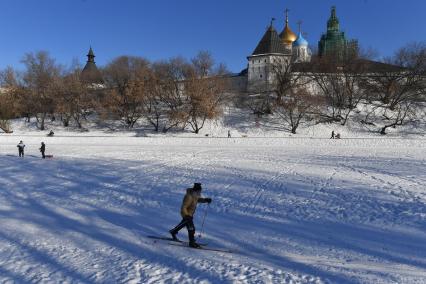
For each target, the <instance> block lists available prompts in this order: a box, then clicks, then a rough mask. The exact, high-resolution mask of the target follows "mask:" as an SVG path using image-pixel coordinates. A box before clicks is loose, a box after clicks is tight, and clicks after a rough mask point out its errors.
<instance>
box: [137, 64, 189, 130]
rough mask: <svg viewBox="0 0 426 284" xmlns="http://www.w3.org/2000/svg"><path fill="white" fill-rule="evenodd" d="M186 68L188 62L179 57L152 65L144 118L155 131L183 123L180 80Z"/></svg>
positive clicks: (168, 128) (184, 116) (184, 115)
mask: <svg viewBox="0 0 426 284" xmlns="http://www.w3.org/2000/svg"><path fill="white" fill-rule="evenodd" d="M187 69H188V63H187V62H186V61H185V60H184V59H183V58H180V57H177V58H172V59H170V60H168V61H162V62H157V63H154V64H153V65H152V73H151V78H150V84H149V92H148V94H147V96H146V100H145V118H146V119H147V121H148V122H149V123H150V124H151V125H152V126H153V127H154V130H155V131H159V130H160V129H161V130H162V131H163V132H167V131H169V130H170V129H172V128H174V127H177V126H179V125H184V124H185V122H186V118H187V115H186V114H185V111H184V104H185V98H184V94H183V91H182V85H183V84H182V81H183V79H184V73H185V70H187Z"/></svg>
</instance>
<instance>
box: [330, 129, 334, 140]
mask: <svg viewBox="0 0 426 284" xmlns="http://www.w3.org/2000/svg"><path fill="white" fill-rule="evenodd" d="M330 139H334V130H333V131H331V137H330Z"/></svg>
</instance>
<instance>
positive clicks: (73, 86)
mask: <svg viewBox="0 0 426 284" xmlns="http://www.w3.org/2000/svg"><path fill="white" fill-rule="evenodd" d="M58 84H59V86H58V89H59V94H60V95H59V96H58V98H57V109H56V111H57V112H58V113H59V114H60V115H61V118H62V122H63V125H64V126H65V127H68V126H69V123H70V120H71V119H73V120H74V122H75V123H76V125H77V127H78V128H82V120H83V119H85V117H86V112H87V111H88V109H89V108H91V107H92V106H93V104H92V100H91V98H90V97H89V94H88V85H87V84H85V83H84V82H83V81H82V80H81V70H80V69H79V68H76V69H71V71H70V72H69V73H68V74H65V75H64V76H63V77H62V78H61V80H60V81H59V82H58Z"/></svg>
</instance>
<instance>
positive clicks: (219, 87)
mask: <svg viewBox="0 0 426 284" xmlns="http://www.w3.org/2000/svg"><path fill="white" fill-rule="evenodd" d="M191 61H192V64H191V66H188V69H187V70H186V72H185V80H184V81H183V91H184V93H185V98H186V104H185V106H186V114H187V117H188V118H187V123H188V124H189V125H190V126H191V128H192V131H193V132H194V133H197V134H198V133H199V131H200V130H201V129H202V128H203V127H204V124H205V122H206V120H207V119H213V118H215V117H217V116H218V115H219V114H220V113H221V104H222V103H223V101H224V98H225V95H224V93H225V90H226V86H225V84H226V80H225V79H224V78H223V77H222V76H220V75H218V74H214V72H213V70H214V65H213V62H214V60H213V59H212V58H211V56H210V54H208V53H200V54H198V55H197V56H196V57H195V58H193V59H192V60H191ZM200 62H201V63H200ZM207 76H209V77H207Z"/></svg>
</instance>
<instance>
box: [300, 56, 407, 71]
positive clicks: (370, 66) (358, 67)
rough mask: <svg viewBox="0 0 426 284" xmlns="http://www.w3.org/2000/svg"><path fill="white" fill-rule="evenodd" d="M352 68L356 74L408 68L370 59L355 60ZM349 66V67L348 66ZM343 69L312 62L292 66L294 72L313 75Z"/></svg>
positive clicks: (341, 66)
mask: <svg viewBox="0 0 426 284" xmlns="http://www.w3.org/2000/svg"><path fill="white" fill-rule="evenodd" d="M351 65H352V66H351V67H349V68H352V69H353V70H355V71H354V72H357V73H365V74H371V73H393V72H395V73H397V72H402V71H404V70H406V68H404V67H401V66H396V65H392V64H388V63H383V62H378V61H373V60H368V59H361V58H359V59H355V60H353V61H352V62H351ZM346 66H347V65H346ZM342 68H343V69H344V68H345V64H344V63H342V64H336V65H334V64H327V63H324V64H321V62H319V61H318V59H316V60H312V61H311V62H300V63H294V64H293V66H292V71H293V72H311V73H334V72H341V70H342Z"/></svg>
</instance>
